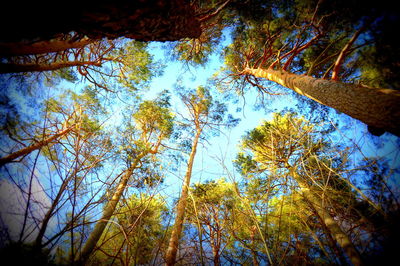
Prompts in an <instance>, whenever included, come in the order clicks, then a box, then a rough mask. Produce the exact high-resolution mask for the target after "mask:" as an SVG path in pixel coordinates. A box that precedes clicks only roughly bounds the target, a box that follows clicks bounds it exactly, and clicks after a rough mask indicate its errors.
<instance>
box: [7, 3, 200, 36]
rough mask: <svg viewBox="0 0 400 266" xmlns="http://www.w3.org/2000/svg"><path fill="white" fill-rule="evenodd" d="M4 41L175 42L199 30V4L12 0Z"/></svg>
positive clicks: (198, 32) (8, 11)
mask: <svg viewBox="0 0 400 266" xmlns="http://www.w3.org/2000/svg"><path fill="white" fill-rule="evenodd" d="M0 23H1V25H7V26H3V27H1V28H0V42H4V43H9V42H21V41H24V42H29V41H30V42H32V43H34V42H36V41H45V40H51V39H56V38H58V37H59V36H60V35H63V34H68V33H70V32H76V33H78V34H80V35H81V36H88V37H89V38H90V39H93V40H98V39H103V38H109V39H114V38H119V37H127V38H132V39H136V40H140V41H176V40H179V39H182V38H197V37H199V36H200V34H201V28H200V22H199V21H198V18H197V17H196V10H195V5H191V4H190V3H189V1H185V0H168V1H166V0H144V1H143V0H141V1H98V2H97V3H96V4H93V3H92V2H90V1H77V0H71V1H69V2H68V3H65V4H63V5H62V6H58V5H51V4H48V3H47V2H38V1H34V2H26V3H24V4H21V3H19V2H17V1H14V2H12V1H11V2H10V3H9V4H8V5H7V6H6V7H4V8H3V12H2V16H0Z"/></svg>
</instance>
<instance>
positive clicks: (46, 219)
mask: <svg viewBox="0 0 400 266" xmlns="http://www.w3.org/2000/svg"><path fill="white" fill-rule="evenodd" d="M76 172H77V171H76V170H75V171H74V172H73V173H71V175H70V176H68V177H67V178H65V179H64V181H63V183H62V185H61V187H60V189H59V190H58V193H57V195H56V197H55V199H54V201H53V203H52V205H51V207H50V209H49V210H48V211H47V212H46V215H45V216H44V219H43V221H42V226H41V227H40V229H39V233H38V235H37V237H36V240H35V245H36V246H38V247H41V244H42V239H43V236H44V234H45V232H46V229H47V225H48V223H49V221H50V218H51V217H52V215H53V212H54V209H55V208H56V207H57V205H58V202H59V201H60V199H61V196H62V194H63V193H64V191H65V189H66V188H67V185H68V183H69V182H70V181H71V179H72V178H73V177H74V176H75V175H76Z"/></svg>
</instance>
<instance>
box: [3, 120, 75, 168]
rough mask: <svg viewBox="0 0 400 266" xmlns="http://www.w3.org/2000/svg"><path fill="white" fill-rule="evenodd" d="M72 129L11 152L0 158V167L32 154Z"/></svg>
mask: <svg viewBox="0 0 400 266" xmlns="http://www.w3.org/2000/svg"><path fill="white" fill-rule="evenodd" d="M74 127H75V126H70V127H68V128H66V129H64V130H62V131H60V132H58V133H56V134H54V135H53V136H51V137H48V138H47V139H44V140H42V141H38V142H36V143H35V144H32V145H30V146H28V147H25V148H23V149H21V150H19V151H16V152H13V153H11V154H9V155H7V156H4V157H3V158H0V166H2V165H4V164H6V163H9V162H12V161H14V160H15V159H17V158H19V157H21V156H26V155H27V154H29V153H31V152H33V151H34V150H37V149H40V148H42V147H43V146H45V145H47V144H49V143H51V142H52V141H54V140H56V139H57V138H60V137H62V136H64V135H66V134H68V133H69V132H70V131H71V130H72V129H73V128H74Z"/></svg>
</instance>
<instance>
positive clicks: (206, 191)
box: [187, 179, 240, 265]
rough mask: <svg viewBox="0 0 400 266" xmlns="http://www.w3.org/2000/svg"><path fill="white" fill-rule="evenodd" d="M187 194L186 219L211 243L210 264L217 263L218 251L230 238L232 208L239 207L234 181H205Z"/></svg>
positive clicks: (220, 253)
mask: <svg viewBox="0 0 400 266" xmlns="http://www.w3.org/2000/svg"><path fill="white" fill-rule="evenodd" d="M189 193H190V195H191V197H189V198H188V204H187V207H188V209H187V221H188V222H189V223H191V224H193V225H194V226H197V227H198V228H197V230H198V231H199V234H201V235H203V233H204V235H205V239H206V240H207V239H208V242H209V245H210V246H211V250H212V256H213V258H212V261H213V264H214V265H221V257H222V256H221V255H222V252H223V250H225V248H226V246H227V245H228V244H230V239H231V238H232V237H231V236H230V235H229V233H230V228H232V224H233V223H235V220H237V218H238V217H237V215H236V213H235V212H236V210H235V208H239V206H240V201H239V199H238V198H237V196H236V193H235V189H234V184H232V183H228V182H226V181H225V180H224V179H219V180H216V181H208V182H204V183H198V184H194V185H193V186H192V187H191V189H190V192H189ZM200 241H201V242H202V240H201V239H200ZM200 248H201V249H203V248H202V247H200ZM201 255H202V256H204V254H201Z"/></svg>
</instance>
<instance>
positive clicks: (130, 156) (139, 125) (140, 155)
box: [77, 101, 173, 263]
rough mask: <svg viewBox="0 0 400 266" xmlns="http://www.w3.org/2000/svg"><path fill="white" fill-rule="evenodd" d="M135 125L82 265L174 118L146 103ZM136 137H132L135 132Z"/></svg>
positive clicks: (155, 104) (158, 104)
mask: <svg viewBox="0 0 400 266" xmlns="http://www.w3.org/2000/svg"><path fill="white" fill-rule="evenodd" d="M133 119H134V121H135V125H134V126H133V127H130V128H128V130H127V132H126V133H127V136H126V138H127V139H128V141H126V143H125V144H126V146H125V147H122V148H123V150H124V152H125V153H126V163H127V168H126V170H124V171H123V172H122V173H121V174H120V175H119V176H120V180H119V182H118V185H117V187H116V188H115V190H114V191H113V193H112V196H111V198H110V199H109V201H108V202H107V203H106V205H105V206H104V209H103V213H102V215H101V217H100V219H99V220H98V221H97V222H96V225H95V227H94V229H93V231H92V232H91V233H90V235H89V238H88V240H87V241H86V243H85V245H84V247H83V248H82V250H81V252H80V254H79V257H78V259H77V261H78V262H79V263H85V262H86V261H87V260H88V258H89V256H90V255H91V254H92V253H93V250H94V249H95V247H96V244H97V242H98V240H99V239H100V237H101V235H102V234H103V232H104V229H105V228H106V226H107V223H108V221H109V220H110V218H111V217H112V215H113V214H114V212H115V209H116V207H117V204H118V202H119V201H120V199H121V196H122V194H123V193H124V191H125V189H126V187H127V184H128V181H129V179H130V178H131V177H132V175H133V173H134V171H135V170H136V169H137V168H139V167H140V164H141V162H142V160H143V159H144V158H145V157H146V156H148V155H156V154H157V153H158V152H159V148H160V145H161V143H162V141H163V140H164V139H166V138H168V137H169V135H170V134H171V133H172V126H173V124H172V120H173V116H172V114H171V113H170V111H169V110H168V108H167V107H166V106H165V103H163V102H160V101H159V102H157V101H153V102H152V101H145V102H143V103H142V104H140V106H139V109H138V110H137V112H136V113H134V114H133ZM135 131H136V132H137V133H138V134H137V135H135V134H133V133H134V132H135Z"/></svg>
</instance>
